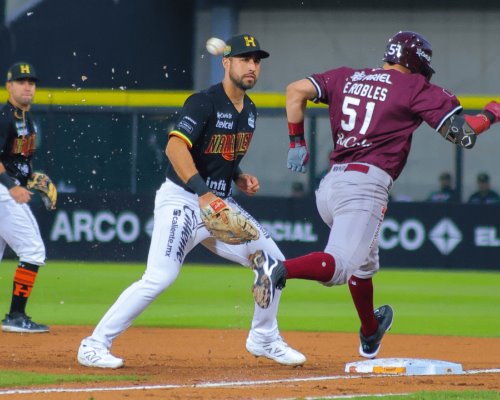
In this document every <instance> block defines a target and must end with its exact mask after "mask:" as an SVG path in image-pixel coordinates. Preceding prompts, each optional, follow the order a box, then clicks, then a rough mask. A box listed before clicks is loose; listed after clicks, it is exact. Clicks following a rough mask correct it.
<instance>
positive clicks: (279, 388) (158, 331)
mask: <svg viewBox="0 0 500 400" xmlns="http://www.w3.org/2000/svg"><path fill="white" fill-rule="evenodd" d="M51 329H52V331H51V333H50V334H38V335H33V334H32V335H27V334H13V333H0V370H16V371H31V372H40V373H54V374H73V375H76V374H92V375H134V376H136V377H137V379H136V380H135V381H133V382H130V381H117V382H107V383H102V382H88V383H84V384H83V383H72V384H62V385H50V387H47V388H45V389H47V391H46V392H45V393H43V392H41V391H40V390H38V389H41V387H36V388H34V387H31V388H26V389H28V390H26V391H24V392H20V393H19V392H18V393H14V392H9V391H8V389H6V388H3V389H2V388H0V400H2V399H4V398H9V399H23V400H31V399H37V400H39V399H44V400H45V399H50V400H62V399H64V400H73V399H78V400H80V399H85V400H88V399H93V400H115V399H127V400H135V399H167V398H168V399H287V398H304V397H309V396H311V397H321V396H325V397H327V396H336V395H354V394H368V393H370V394H371V393H408V392H413V391H420V390H500V374H498V372H492V371H490V372H486V373H474V374H465V375H454V376H420V377H403V376H399V377H397V376H375V377H366V376H365V377H359V376H350V375H346V374H345V373H344V366H345V363H346V362H351V361H360V360H361V358H360V357H359V356H358V353H357V348H358V339H357V336H356V334H355V333H352V334H341V333H314V332H286V333H284V335H283V336H284V338H285V339H286V340H287V341H288V343H289V344H290V345H292V346H293V347H295V348H297V349H299V350H301V351H302V352H304V353H305V354H306V355H307V357H308V360H307V363H306V364H305V365H304V366H303V367H298V368H292V367H285V366H281V365H278V364H276V363H274V362H272V361H270V360H267V359H263V358H258V359H257V358H255V357H253V356H251V355H250V354H249V353H247V352H246V350H245V339H246V335H247V332H246V331H242V330H203V329H162V328H154V329H149V328H148V329H143V328H131V329H129V330H128V331H127V332H126V333H125V334H124V335H123V336H121V337H120V338H118V339H117V340H116V342H115V345H114V347H113V353H114V354H115V355H117V356H120V357H123V358H125V361H126V366H125V368H122V369H119V370H101V369H93V368H86V367H82V366H80V365H79V364H78V363H77V361H76V351H77V348H78V345H79V343H80V340H81V339H82V337H84V336H87V335H88V334H89V333H90V332H91V328H90V327H73V326H71V327H70V326H53V327H51ZM379 356H380V357H384V358H385V357H408V358H430V359H440V360H446V361H453V362H459V363H462V365H463V368H464V370H466V371H470V370H488V369H498V368H500V339H498V338H468V337H444V336H443V337H439V336H410V335H394V334H388V335H387V336H386V337H385V339H384V342H383V346H382V350H381V352H380V354H379ZM103 388H106V389H107V391H104V390H103ZM15 389H16V390H17V391H19V389H20V388H15ZM54 389H58V390H63V389H64V390H65V391H64V392H57V391H55V390H54ZM34 390H35V391H36V392H33V391H34Z"/></svg>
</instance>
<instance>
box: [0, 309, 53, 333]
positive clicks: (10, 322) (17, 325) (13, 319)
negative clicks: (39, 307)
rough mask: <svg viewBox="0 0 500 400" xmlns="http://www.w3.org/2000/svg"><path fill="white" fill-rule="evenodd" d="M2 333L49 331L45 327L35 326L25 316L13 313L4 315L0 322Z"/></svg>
mask: <svg viewBox="0 0 500 400" xmlns="http://www.w3.org/2000/svg"><path fill="white" fill-rule="evenodd" d="M2 331H4V332H17V333H45V332H48V331H49V327H48V326H47V325H42V324H37V323H36V322H34V321H32V320H31V317H28V316H27V315H26V314H23V313H19V312H14V313H12V314H6V315H5V319H4V320H2Z"/></svg>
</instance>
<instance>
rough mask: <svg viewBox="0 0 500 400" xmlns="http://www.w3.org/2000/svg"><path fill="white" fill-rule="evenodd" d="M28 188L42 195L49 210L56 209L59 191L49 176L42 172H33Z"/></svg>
mask: <svg viewBox="0 0 500 400" xmlns="http://www.w3.org/2000/svg"><path fill="white" fill-rule="evenodd" d="M26 187H27V188H28V189H34V190H36V191H38V193H40V196H41V198H42V200H43V204H45V207H46V208H47V210H55V209H56V202H57V189H56V187H55V185H54V184H53V183H52V181H51V180H50V178H49V177H48V176H47V175H45V174H43V173H41V172H33V173H32V174H31V178H30V179H29V180H28V184H27V185H26Z"/></svg>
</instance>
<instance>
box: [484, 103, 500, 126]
mask: <svg viewBox="0 0 500 400" xmlns="http://www.w3.org/2000/svg"><path fill="white" fill-rule="evenodd" d="M484 111H486V112H488V113H490V114H491V115H492V116H493V118H494V120H493V122H492V123H496V122H498V121H500V103H498V102H497V101H490V102H489V103H488V104H486V106H485V107H484Z"/></svg>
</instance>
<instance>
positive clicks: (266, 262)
mask: <svg viewBox="0 0 500 400" xmlns="http://www.w3.org/2000/svg"><path fill="white" fill-rule="evenodd" d="M249 259H250V262H251V263H252V269H253V271H254V273H255V281H254V284H253V287H252V292H253V297H254V299H255V302H256V303H257V305H258V306H259V307H261V308H268V307H269V304H271V303H272V302H273V299H274V292H275V291H276V289H283V288H284V287H285V282H286V269H285V266H284V265H283V263H282V262H281V261H278V260H276V259H275V258H273V257H271V256H270V255H269V254H267V253H266V252H264V251H262V250H258V251H256V252H255V253H254V254H252V255H250V257H249Z"/></svg>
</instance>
